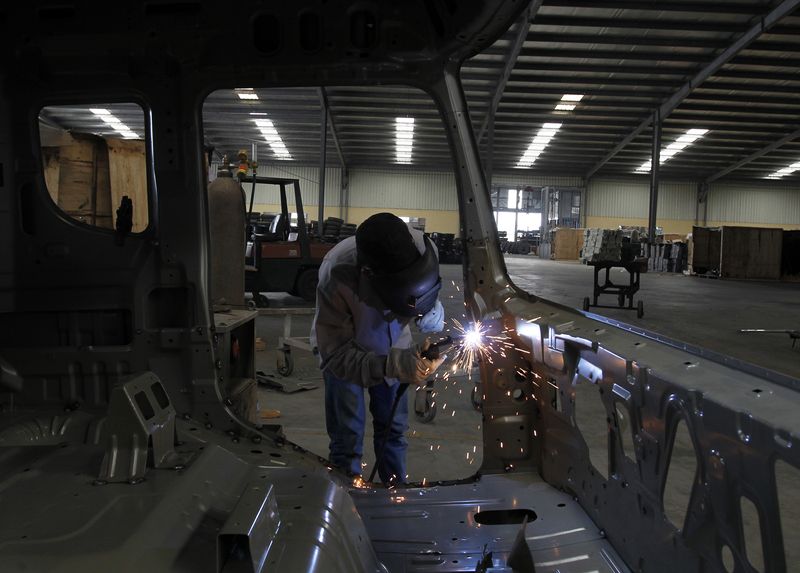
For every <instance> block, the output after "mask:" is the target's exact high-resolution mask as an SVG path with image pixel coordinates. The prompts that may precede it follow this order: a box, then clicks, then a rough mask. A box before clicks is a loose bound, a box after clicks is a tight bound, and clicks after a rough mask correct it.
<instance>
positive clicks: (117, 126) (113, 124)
mask: <svg viewBox="0 0 800 573" xmlns="http://www.w3.org/2000/svg"><path fill="white" fill-rule="evenodd" d="M89 111H90V112H91V113H92V114H93V115H94V116H95V117H98V118H100V120H102V122H103V123H104V124H106V127H107V128H109V129H113V130H114V131H116V132H117V133H119V134H120V135H121V136H122V137H124V138H125V139H140V138H139V134H138V133H136V132H135V131H133V130H132V129H131V128H130V127H128V126H127V125H125V124H124V123H122V122H121V121H120V120H119V118H118V117H117V116H115V115H114V114H113V113H111V112H110V111H109V110H107V109H105V108H98V107H90V108H89Z"/></svg>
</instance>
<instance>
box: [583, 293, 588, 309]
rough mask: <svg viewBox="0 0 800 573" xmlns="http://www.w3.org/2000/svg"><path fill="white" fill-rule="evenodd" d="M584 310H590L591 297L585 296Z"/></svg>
mask: <svg viewBox="0 0 800 573" xmlns="http://www.w3.org/2000/svg"><path fill="white" fill-rule="evenodd" d="M583 310H589V297H588V296H587V297H584V299H583Z"/></svg>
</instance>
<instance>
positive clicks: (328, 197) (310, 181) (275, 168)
mask: <svg viewBox="0 0 800 573" xmlns="http://www.w3.org/2000/svg"><path fill="white" fill-rule="evenodd" d="M258 174H259V175H260V176H265V177H288V178H290V179H299V180H300V191H301V193H302V195H303V205H317V204H318V203H319V167H311V166H303V165H293V164H291V163H280V162H273V163H270V164H269V165H259V166H258ZM341 174H342V170H341V169H340V168H338V167H328V168H327V169H325V206H326V207H336V206H338V205H339V190H340V189H341ZM245 192H246V193H247V196H248V201H249V199H250V189H249V187H248V186H247V185H245ZM279 202H280V195H279V194H278V188H277V187H275V186H271V185H260V184H258V185H256V204H264V203H267V204H277V203H279ZM293 203H294V192H293V191H290V193H289V204H293ZM314 215H316V213H315V214H314Z"/></svg>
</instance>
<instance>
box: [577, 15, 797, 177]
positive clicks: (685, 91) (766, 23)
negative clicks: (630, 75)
mask: <svg viewBox="0 0 800 573" xmlns="http://www.w3.org/2000/svg"><path fill="white" fill-rule="evenodd" d="M798 5H800V0H783V2H781V3H780V4H779V5H778V6H776V7H775V8H774V9H772V10H771V11H770V12H769V13H768V14H767V15H766V16H764V17H763V18H761V19H760V20H759V21H758V22H757V23H756V24H755V25H754V26H751V27H750V29H748V30H747V31H746V32H745V33H744V34H742V35H741V36H740V37H739V38H738V39H737V40H736V41H735V42H734V43H733V44H731V45H730V46H728V48H727V49H725V50H724V51H723V52H722V53H720V54H719V55H718V56H717V57H716V58H714V59H713V60H712V61H711V62H709V64H708V65H707V66H705V67H704V68H703V69H702V70H700V71H699V72H697V73H696V74H695V75H694V76H693V77H692V78H691V79H690V80H689V81H688V82H686V83H685V84H684V85H683V86H682V87H681V88H680V89H679V90H678V91H676V92H675V93H674V94H672V96H671V97H670V98H669V99H668V100H667V101H665V102H664V103H662V104H661V107H660V108H659V118H660V119H661V120H662V121H663V120H664V118H666V117H667V116H669V114H670V113H672V112H673V111H674V110H675V108H676V107H678V105H679V104H680V103H681V102H682V101H683V100H684V99H685V98H686V96H688V95H689V94H690V93H691V92H692V90H694V89H695V88H696V87H698V86H699V85H700V84H702V83H703V82H704V81H706V80H707V79H708V78H709V77H710V76H711V75H713V74H714V73H715V72H717V71H718V70H719V69H720V68H722V66H723V65H725V64H726V63H728V62H729V61H730V60H731V59H732V58H733V57H734V56H736V54H738V53H739V52H741V51H742V50H744V49H745V48H747V46H749V45H750V44H751V43H753V41H755V40H756V39H757V38H758V37H759V36H760V35H761V34H763V33H764V32H766V31H767V30H769V29H770V28H772V27H773V26H774V25H775V24H776V23H777V22H778V20H780V19H781V18H783V17H784V16H786V15H787V14H790V13H791V12H792V11H793V10H794V9H795V8H797V7H798ZM652 120H653V116H648V117H646V118H645V119H644V120H643V121H642V123H640V124H639V126H638V127H636V129H634V130H633V131H632V132H631V133H630V134H628V135H627V136H626V137H625V138H624V139H623V140H622V141H621V142H620V143H619V144H617V145H616V146H615V147H614V149H612V150H611V151H610V152H609V153H608V154H607V155H606V156H605V157H603V159H601V160H600V161H599V162H598V163H596V164H595V165H594V166H593V167H592V168H591V169H590V170H589V171H587V172H586V179H588V178H589V177H591V176H592V175H594V174H595V173H596V172H597V170H598V169H600V168H601V167H602V166H603V165H605V164H606V163H608V161H609V160H610V159H611V158H612V157H614V156H615V155H616V154H617V153H619V151H620V150H621V149H622V148H624V147H625V146H626V145H628V143H630V142H631V141H632V140H633V138H635V137H636V136H637V135H639V134H640V133H642V132H643V131H644V130H645V129H647V127H648V126H649V125H650V122H651V121H652Z"/></svg>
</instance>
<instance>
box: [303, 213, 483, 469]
mask: <svg viewBox="0 0 800 573" xmlns="http://www.w3.org/2000/svg"><path fill="white" fill-rule="evenodd" d="M441 285H442V281H441V277H440V276H439V262H438V254H437V252H436V247H435V246H434V245H433V244H432V243H431V241H430V240H429V239H428V238H426V237H425V236H424V235H423V233H422V232H420V231H417V230H415V229H410V228H409V227H408V226H407V225H406V224H405V223H404V222H403V221H402V220H401V219H400V218H398V217H396V216H395V215H393V214H391V213H378V214H377V215H373V216H372V217H370V218H368V219H367V220H366V221H365V222H364V223H363V224H361V225H360V226H359V228H358V231H357V233H356V235H355V237H351V238H349V239H346V240H344V241H342V242H340V243H339V244H337V245H336V247H334V248H333V249H332V250H331V251H330V252H329V253H328V254H327V256H326V257H325V259H324V260H323V262H322V265H321V267H320V270H319V283H318V286H317V303H316V310H315V316H314V321H313V323H312V328H311V340H312V346H313V347H314V348H315V353H317V355H318V357H319V362H320V368H321V369H322V373H323V378H324V381H325V419H326V428H327V432H328V436H329V438H330V452H329V454H330V461H331V463H332V464H333V465H334V466H335V467H337V468H339V469H341V470H343V471H345V472H347V473H348V474H350V475H352V476H354V477H355V476H360V475H361V473H362V457H363V455H364V445H363V441H364V432H365V424H366V411H367V404H366V401H365V390H366V393H368V394H369V411H370V414H371V416H372V423H373V429H374V443H373V447H374V451H375V457H376V464H375V467H374V468H373V471H372V472H371V476H370V478H369V481H372V479H374V477H375V474H376V473H377V474H378V476H379V477H380V479H381V481H382V482H383V483H384V484H400V483H404V482H405V476H406V475H407V474H406V450H407V448H408V442H407V440H406V438H405V432H406V431H407V429H408V399H407V395H406V390H407V389H408V387H409V386H412V387H414V388H419V387H420V386H423V385H425V384H426V382H427V381H428V380H430V379H432V378H433V377H434V376H435V375H436V372H437V370H438V369H439V368H440V367H441V366H442V364H443V362H444V361H445V360H446V359H447V358H448V352H450V354H451V355H452V359H453V362H454V364H456V365H457V366H458V367H459V368H466V369H471V366H472V363H473V362H474V361H475V360H476V359H477V358H478V357H479V356H480V355H481V353H482V352H485V344H484V343H483V334H484V332H483V330H482V329H481V326H480V324H477V325H473V326H470V327H465V326H463V325H462V324H461V323H460V322H458V321H454V324H455V329H456V332H455V333H454V334H453V336H446V337H444V338H442V339H440V340H438V341H436V342H431V340H430V339H426V340H425V341H424V342H423V343H422V344H421V345H417V344H414V342H413V340H412V336H411V328H410V327H411V325H412V323H413V325H414V326H415V328H416V329H417V330H419V331H420V332H422V333H427V334H435V333H441V332H442V331H443V330H444V328H445V316H444V307H443V305H442V303H441V301H440V300H439V292H440V290H441ZM445 376H446V375H445Z"/></svg>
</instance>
